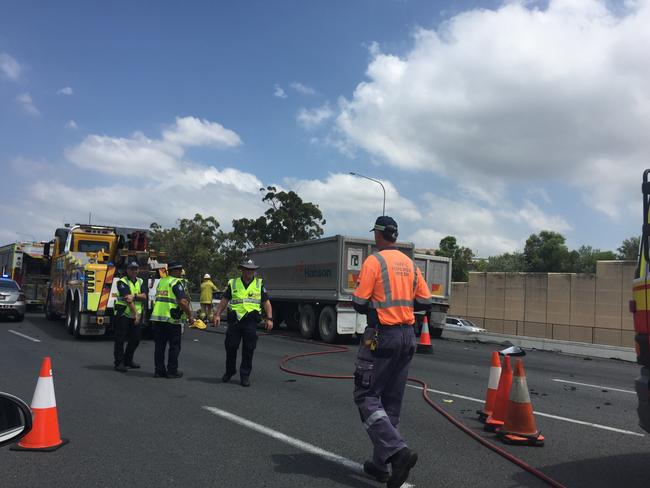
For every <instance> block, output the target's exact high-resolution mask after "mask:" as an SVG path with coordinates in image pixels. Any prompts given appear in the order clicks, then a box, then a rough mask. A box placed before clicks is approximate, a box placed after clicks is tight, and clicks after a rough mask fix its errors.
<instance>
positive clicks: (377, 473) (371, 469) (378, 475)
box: [363, 461, 390, 483]
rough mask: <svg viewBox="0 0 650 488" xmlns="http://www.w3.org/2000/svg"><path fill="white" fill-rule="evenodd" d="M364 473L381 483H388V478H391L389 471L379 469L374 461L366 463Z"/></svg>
mask: <svg viewBox="0 0 650 488" xmlns="http://www.w3.org/2000/svg"><path fill="white" fill-rule="evenodd" d="M363 472H364V473H366V474H367V475H368V476H369V477H370V478H372V479H373V480H375V481H378V482H379V483H386V482H387V481H388V478H390V473H389V472H388V471H384V470H383V469H379V468H378V467H377V466H376V465H375V463H373V462H372V461H364V463H363Z"/></svg>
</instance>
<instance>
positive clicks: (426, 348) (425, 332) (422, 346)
mask: <svg viewBox="0 0 650 488" xmlns="http://www.w3.org/2000/svg"><path fill="white" fill-rule="evenodd" d="M415 352H417V353H419V354H433V346H432V345H431V334H429V319H428V318H427V316H426V315H425V316H424V320H423V321H422V332H420V340H419V341H418V345H417V347H416V348H415Z"/></svg>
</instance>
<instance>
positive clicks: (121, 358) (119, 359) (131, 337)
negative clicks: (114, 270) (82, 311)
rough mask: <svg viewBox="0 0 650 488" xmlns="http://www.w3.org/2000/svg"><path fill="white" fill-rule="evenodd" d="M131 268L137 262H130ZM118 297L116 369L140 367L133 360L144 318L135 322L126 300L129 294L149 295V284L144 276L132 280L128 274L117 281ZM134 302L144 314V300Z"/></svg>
mask: <svg viewBox="0 0 650 488" xmlns="http://www.w3.org/2000/svg"><path fill="white" fill-rule="evenodd" d="M129 267H130V268H137V267H138V265H137V263H130V264H129ZM117 293H118V297H117V299H116V300H115V305H114V306H113V311H114V313H115V319H114V320H115V322H114V332H115V344H114V347H113V359H114V362H115V369H116V370H118V371H122V372H123V371H125V370H126V367H130V368H139V367H140V365H139V364H137V363H135V362H134V361H133V355H134V353H135V350H136V349H137V348H138V345H139V344H140V338H141V336H142V319H141V321H140V324H139V325H136V324H135V321H134V319H135V317H133V312H132V311H131V308H130V307H129V304H128V303H127V302H126V300H125V297H126V296H127V295H132V296H134V297H135V295H139V294H141V293H144V294H145V296H148V295H149V289H148V287H147V284H146V283H145V282H144V280H143V279H142V278H136V280H135V281H132V280H131V279H130V278H129V277H128V275H127V276H124V277H122V278H120V279H119V280H118V282H117ZM133 304H134V305H135V310H136V313H137V314H138V315H140V317H142V316H143V306H142V301H141V300H137V299H134V300H133ZM125 341H126V342H127V345H126V350H125V349H124V342H125Z"/></svg>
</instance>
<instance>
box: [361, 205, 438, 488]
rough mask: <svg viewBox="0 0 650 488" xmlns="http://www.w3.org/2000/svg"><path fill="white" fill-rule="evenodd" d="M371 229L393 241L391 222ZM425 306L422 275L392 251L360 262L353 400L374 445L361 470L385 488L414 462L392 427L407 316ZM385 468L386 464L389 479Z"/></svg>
mask: <svg viewBox="0 0 650 488" xmlns="http://www.w3.org/2000/svg"><path fill="white" fill-rule="evenodd" d="M392 228H394V232H391V229H392ZM373 230H378V231H379V232H380V233H382V235H384V236H385V239H386V241H385V242H389V243H390V242H394V241H395V240H396V239H397V223H396V222H395V221H394V220H393V219H392V218H390V217H386V216H384V217H380V218H378V219H377V223H376V224H375V228H374V229H373ZM386 233H387V234H386ZM386 235H388V237H391V238H390V239H389V238H387V237H386ZM392 237H394V238H392ZM431 303H432V302H431V293H430V292H429V290H428V287H427V285H426V282H425V280H424V278H423V276H422V273H421V272H420V270H419V269H418V267H417V266H415V264H414V262H413V260H412V259H410V258H409V257H408V256H406V255H405V254H404V253H402V252H401V251H400V250H398V249H397V248H396V247H394V246H392V247H386V248H384V249H382V250H380V251H379V252H376V253H374V254H372V255H371V256H369V257H368V258H367V259H366V260H365V261H364V263H363V265H362V267H361V272H360V274H359V280H358V283H357V288H356V289H355V292H354V295H353V305H354V308H355V310H356V311H357V312H359V313H362V314H365V315H366V316H367V324H368V326H367V328H366V330H365V332H364V335H363V340H362V341H361V344H360V346H359V352H358V355H357V362H356V369H355V373H354V384H355V389H354V401H355V403H356V405H357V408H358V409H359V414H360V416H361V421H362V422H363V425H364V427H365V429H366V431H367V433H368V436H369V437H370V440H371V441H372V443H373V446H374V451H373V457H372V461H366V463H365V464H364V470H365V471H366V473H368V474H370V475H371V476H373V477H375V478H376V479H377V480H378V481H382V482H386V481H388V486H389V487H398V486H401V484H402V482H403V481H405V477H406V476H408V471H409V470H410V468H411V467H412V466H413V465H414V464H415V461H417V454H415V453H414V452H413V451H411V450H410V449H408V448H407V446H406V443H405V442H404V439H403V438H402V436H401V435H400V433H399V431H398V426H399V421H400V411H401V408H402V398H403V396H404V389H405V387H406V379H407V377H408V370H409V366H410V363H411V359H412V358H413V354H414V352H415V348H416V339H415V333H414V330H413V325H414V323H415V316H414V314H413V312H414V309H416V308H417V309H418V310H428V309H430V308H431ZM388 464H392V467H393V474H392V475H391V474H390V472H389V469H388ZM398 471H399V473H398ZM404 471H405V473H406V474H404ZM402 475H404V476H402ZM400 477H404V479H403V480H401V479H397V478H400ZM397 483H399V484H397Z"/></svg>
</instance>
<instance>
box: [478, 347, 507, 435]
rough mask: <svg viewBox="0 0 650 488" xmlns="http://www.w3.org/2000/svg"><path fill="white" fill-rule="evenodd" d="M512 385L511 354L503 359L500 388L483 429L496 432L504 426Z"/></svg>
mask: <svg viewBox="0 0 650 488" xmlns="http://www.w3.org/2000/svg"><path fill="white" fill-rule="evenodd" d="M511 386H512V369H511V368H510V356H506V357H505V359H504V361H503V369H502V370H501V376H500V377H499V390H498V391H497V399H496V402H495V405H494V411H493V412H492V415H489V416H488V418H486V419H485V426H484V427H483V430H486V431H488V432H494V431H495V430H496V429H498V428H500V427H502V426H503V423H504V422H505V419H506V414H507V413H508V401H509V398H510V387H511Z"/></svg>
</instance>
